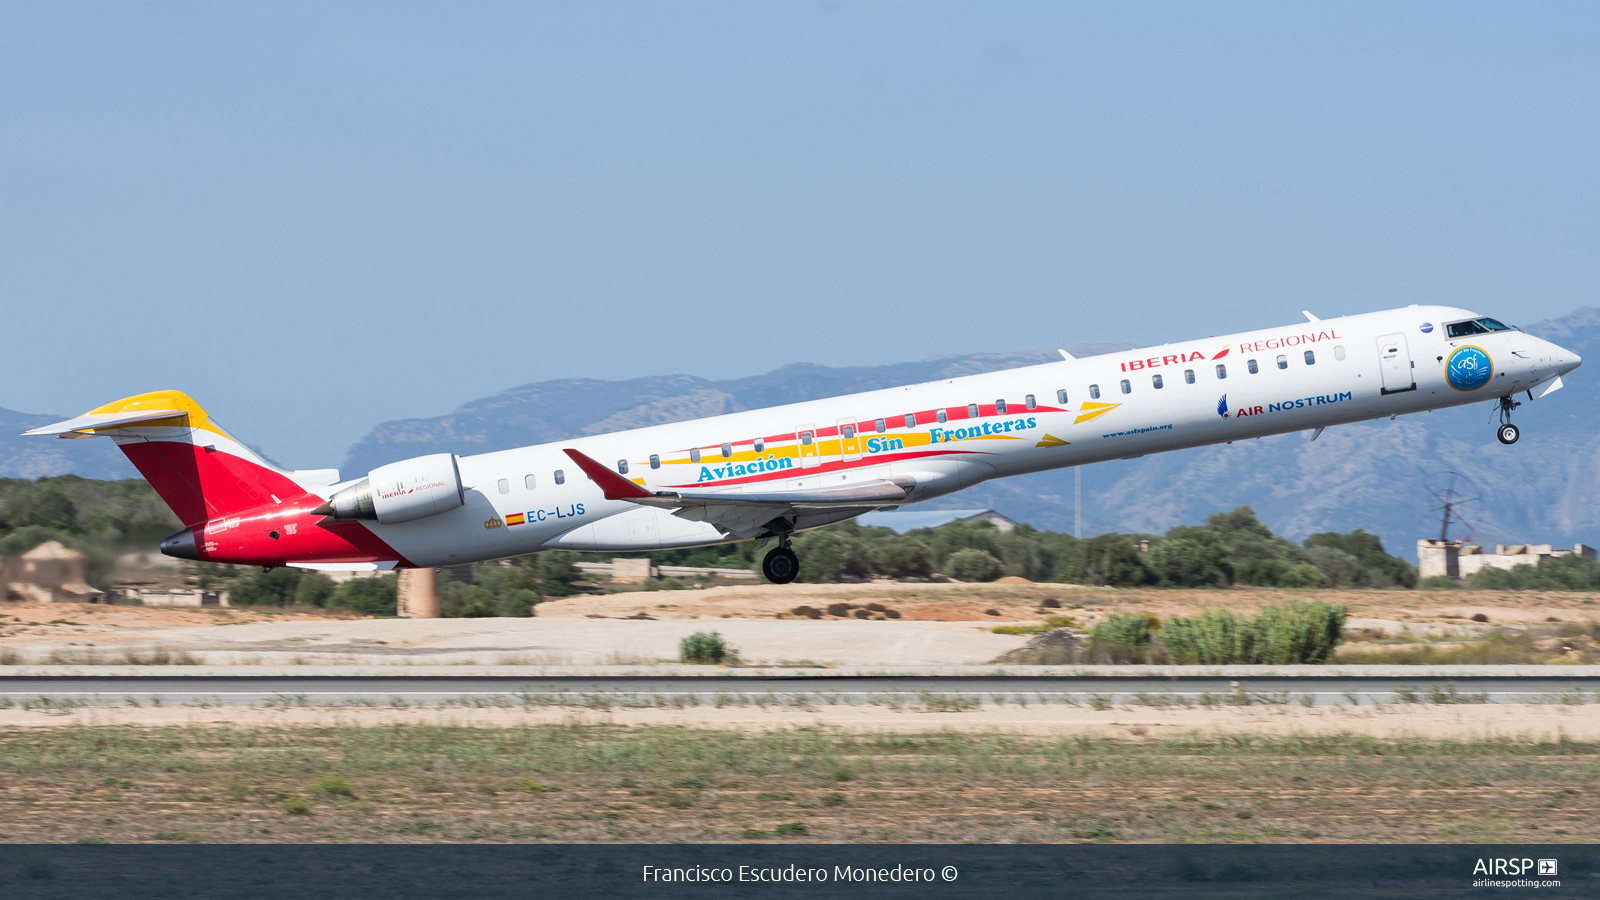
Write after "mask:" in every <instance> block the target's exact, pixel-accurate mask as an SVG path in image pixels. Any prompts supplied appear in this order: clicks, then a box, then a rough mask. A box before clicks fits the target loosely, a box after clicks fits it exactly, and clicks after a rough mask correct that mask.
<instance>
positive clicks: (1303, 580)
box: [1277, 563, 1329, 588]
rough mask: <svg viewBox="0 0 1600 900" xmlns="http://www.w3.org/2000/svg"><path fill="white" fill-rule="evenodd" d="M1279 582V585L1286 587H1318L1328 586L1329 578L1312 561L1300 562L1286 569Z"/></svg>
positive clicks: (1279, 577)
mask: <svg viewBox="0 0 1600 900" xmlns="http://www.w3.org/2000/svg"><path fill="white" fill-rule="evenodd" d="M1277 583H1278V587H1285V588H1317V587H1327V586H1328V583H1329V579H1328V576H1327V575H1326V574H1324V572H1323V570H1322V569H1319V568H1317V567H1316V566H1314V565H1312V564H1311V563H1300V564H1299V565H1294V566H1289V567H1288V568H1286V569H1284V570H1283V572H1282V574H1280V575H1279V576H1278V582H1277Z"/></svg>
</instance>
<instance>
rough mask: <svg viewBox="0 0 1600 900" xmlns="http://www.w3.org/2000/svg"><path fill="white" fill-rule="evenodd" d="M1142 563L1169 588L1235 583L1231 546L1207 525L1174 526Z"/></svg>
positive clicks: (1216, 585)
mask: <svg viewBox="0 0 1600 900" xmlns="http://www.w3.org/2000/svg"><path fill="white" fill-rule="evenodd" d="M1144 557H1145V558H1144V559H1143V560H1142V562H1143V563H1144V566H1145V568H1146V569H1148V570H1149V571H1150V573H1151V574H1152V575H1154V576H1155V578H1156V579H1157V580H1158V581H1159V583H1161V584H1163V585H1166V586H1168V587H1222V586H1226V585H1228V584H1231V583H1232V582H1233V563H1232V562H1231V561H1230V559H1229V555H1228V545H1227V544H1225V543H1223V541H1222V538H1220V537H1218V536H1217V535H1216V534H1215V533H1213V532H1211V531H1207V530H1206V529H1205V528H1174V529H1172V530H1171V531H1169V532H1167V536H1166V537H1164V538H1162V539H1161V540H1159V541H1156V542H1155V543H1154V544H1153V545H1152V546H1151V547H1150V552H1149V553H1146V554H1144Z"/></svg>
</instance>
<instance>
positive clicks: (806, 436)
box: [800, 431, 811, 447]
mask: <svg viewBox="0 0 1600 900" xmlns="http://www.w3.org/2000/svg"><path fill="white" fill-rule="evenodd" d="M800 444H801V446H805V447H809V446H811V432H809V431H802V432H800Z"/></svg>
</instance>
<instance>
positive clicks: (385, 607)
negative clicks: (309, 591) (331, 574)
mask: <svg viewBox="0 0 1600 900" xmlns="http://www.w3.org/2000/svg"><path fill="white" fill-rule="evenodd" d="M399 594H400V578H399V576H396V575H380V576H378V577H377V578H352V579H350V580H349V581H346V582H345V583H344V584H341V585H339V589H338V590H336V591H334V592H333V595H332V596H331V597H329V598H328V605H329V606H334V607H342V608H344V609H350V610H354V611H356V612H358V613H364V614H366V615H369V616H392V615H394V614H395V609H396V602H397V598H398V597H399Z"/></svg>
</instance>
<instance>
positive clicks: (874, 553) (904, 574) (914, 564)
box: [868, 535, 933, 578]
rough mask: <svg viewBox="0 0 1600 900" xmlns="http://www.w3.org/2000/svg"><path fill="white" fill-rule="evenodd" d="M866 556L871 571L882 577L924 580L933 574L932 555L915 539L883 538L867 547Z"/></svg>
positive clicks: (925, 546)
mask: <svg viewBox="0 0 1600 900" xmlns="http://www.w3.org/2000/svg"><path fill="white" fill-rule="evenodd" d="M868 555H869V556H870V557H871V559H872V568H873V570H874V571H876V572H878V573H879V574H882V575H892V576H894V577H895V578H926V577H928V576H929V575H932V574H933V553H932V551H930V550H929V549H928V546H927V545H926V544H924V543H923V542H921V541H919V540H917V539H915V538H909V537H901V536H898V535H897V536H894V537H888V538H883V539H881V540H878V541H875V542H873V543H872V544H870V545H869V546H868Z"/></svg>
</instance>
